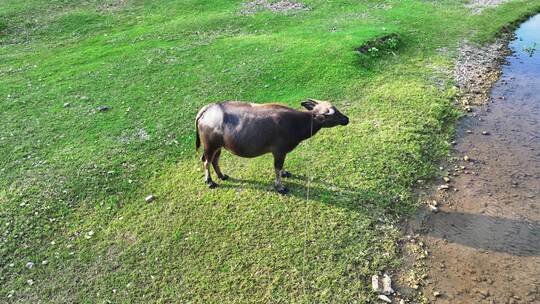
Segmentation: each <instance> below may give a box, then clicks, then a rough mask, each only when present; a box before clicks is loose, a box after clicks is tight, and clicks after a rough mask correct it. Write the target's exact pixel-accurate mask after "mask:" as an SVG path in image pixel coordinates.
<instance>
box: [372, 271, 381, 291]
mask: <svg viewBox="0 0 540 304" xmlns="http://www.w3.org/2000/svg"><path fill="white" fill-rule="evenodd" d="M371 289H373V291H375V292H379V291H380V290H381V287H380V286H379V276H378V275H376V274H374V275H372V276H371Z"/></svg>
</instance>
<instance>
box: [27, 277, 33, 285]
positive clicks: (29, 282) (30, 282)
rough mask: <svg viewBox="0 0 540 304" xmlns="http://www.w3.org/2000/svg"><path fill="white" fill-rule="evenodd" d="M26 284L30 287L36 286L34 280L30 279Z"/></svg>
mask: <svg viewBox="0 0 540 304" xmlns="http://www.w3.org/2000/svg"><path fill="white" fill-rule="evenodd" d="M26 283H27V284H28V285H30V286H32V285H34V280H32V279H28V280H26Z"/></svg>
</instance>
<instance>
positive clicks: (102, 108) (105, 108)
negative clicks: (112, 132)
mask: <svg viewBox="0 0 540 304" xmlns="http://www.w3.org/2000/svg"><path fill="white" fill-rule="evenodd" d="M109 109H110V108H109V107H108V106H99V107H98V111H100V112H107V111H109Z"/></svg>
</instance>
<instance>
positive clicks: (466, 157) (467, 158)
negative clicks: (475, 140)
mask: <svg viewBox="0 0 540 304" xmlns="http://www.w3.org/2000/svg"><path fill="white" fill-rule="evenodd" d="M463 160H464V161H466V162H468V161H470V160H471V158H470V157H469V156H467V155H465V156H463Z"/></svg>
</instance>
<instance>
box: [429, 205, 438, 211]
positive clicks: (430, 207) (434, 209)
mask: <svg viewBox="0 0 540 304" xmlns="http://www.w3.org/2000/svg"><path fill="white" fill-rule="evenodd" d="M429 210H431V212H433V213H437V212H439V208H437V206H433V205H430V206H429Z"/></svg>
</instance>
